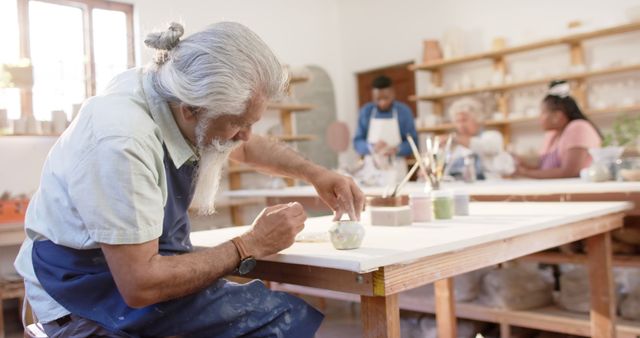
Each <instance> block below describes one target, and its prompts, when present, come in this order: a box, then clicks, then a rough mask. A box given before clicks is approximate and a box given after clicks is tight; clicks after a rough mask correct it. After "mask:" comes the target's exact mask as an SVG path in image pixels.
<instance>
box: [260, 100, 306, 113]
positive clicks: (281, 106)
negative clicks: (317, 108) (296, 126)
mask: <svg viewBox="0 0 640 338" xmlns="http://www.w3.org/2000/svg"><path fill="white" fill-rule="evenodd" d="M313 108H314V107H313V106H312V105H310V104H301V103H281V102H270V103H269V104H268V105H267V109H270V110H284V111H289V112H306V111H309V110H312V109H313Z"/></svg>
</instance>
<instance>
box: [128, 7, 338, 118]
mask: <svg viewBox="0 0 640 338" xmlns="http://www.w3.org/2000/svg"><path fill="white" fill-rule="evenodd" d="M132 2H134V3H135V11H136V17H137V20H138V22H139V32H138V46H139V47H140V50H142V62H143V63H145V62H148V60H149V59H150V56H151V55H152V54H151V53H150V52H149V51H148V49H147V48H145V47H144V45H143V44H142V43H141V41H142V40H144V39H143V38H141V37H144V36H145V34H146V33H148V32H150V31H154V30H158V29H160V30H163V29H165V28H166V26H167V23H168V22H171V21H175V20H178V21H179V22H183V23H184V24H185V29H186V34H189V33H190V32H194V31H197V30H199V29H202V28H204V27H205V26H207V25H209V24H212V23H215V22H218V21H223V20H225V21H237V22H240V23H242V24H244V25H246V26H248V27H249V28H251V29H252V30H253V31H255V32H256V33H257V34H258V35H259V36H260V37H261V38H262V39H263V40H264V41H265V42H266V43H267V44H268V45H269V46H270V47H271V48H272V49H273V51H274V52H275V53H276V55H278V57H279V58H280V59H281V60H282V62H283V63H286V64H289V65H292V66H301V65H307V64H315V65H319V66H321V67H322V68H324V69H325V70H327V72H328V73H329V74H330V76H331V78H332V79H333V80H334V81H336V83H335V85H336V96H338V98H339V99H341V100H342V95H343V93H344V90H343V89H342V87H341V86H340V84H339V82H337V80H338V79H340V78H341V75H342V73H343V70H342V67H341V65H342V64H341V55H340V53H339V50H340V46H339V41H338V40H337V38H336V37H337V36H339V33H340V32H339V23H338V9H337V3H338V2H339V1H337V0H323V1H316V0H270V1H261V0H241V1H226V0H212V1H199V0H182V1H175V0H153V1H152V0H133V1H132ZM272 117H274V118H275V115H274V116H272Z"/></svg>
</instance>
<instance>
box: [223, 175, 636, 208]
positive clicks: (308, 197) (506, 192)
mask: <svg viewBox="0 0 640 338" xmlns="http://www.w3.org/2000/svg"><path fill="white" fill-rule="evenodd" d="M442 188H443V189H460V190H464V191H466V192H467V193H469V195H471V196H472V198H473V200H475V201H611V200H614V201H633V202H635V203H636V207H635V208H634V209H632V210H630V211H629V212H628V215H634V216H640V182H584V181H582V180H580V179H574V178H571V179H548V180H533V179H516V180H489V181H478V182H475V183H470V184H467V183H463V182H445V183H444V184H443V186H442ZM362 190H363V192H364V193H365V194H366V195H368V196H376V195H382V194H383V193H384V190H385V189H384V188H381V187H362ZM423 190H424V184H422V183H417V182H410V183H408V184H407V185H406V186H405V188H404V189H403V190H402V194H410V193H412V192H420V191H423ZM223 195H224V196H225V197H228V198H232V199H233V198H247V197H252V198H265V199H266V203H267V205H273V204H278V203H285V202H289V201H294V200H295V201H300V202H302V203H303V204H304V205H305V207H309V208H311V209H318V210H324V211H327V210H328V209H327V208H326V206H324V205H323V204H322V203H321V202H320V201H319V199H318V197H317V193H316V191H315V190H314V189H313V187H311V186H295V187H288V188H283V189H247V190H234V191H226V192H224V193H223Z"/></svg>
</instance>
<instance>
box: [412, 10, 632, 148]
mask: <svg viewBox="0 0 640 338" xmlns="http://www.w3.org/2000/svg"><path fill="white" fill-rule="evenodd" d="M633 31H640V23H638V22H634V23H629V24H624V25H620V26H615V27H609V28H605V29H599V30H595V31H591V32H585V33H576V34H571V35H567V36H564V37H559V38H553V39H547V40H542V41H537V42H533V43H529V44H525V45H520V46H514V47H509V48H503V49H500V50H494V51H489V52H484V53H478V54H472V55H467V56H463V57H457V58H452V59H446V60H440V61H436V62H430V63H425V64H414V65H411V66H409V69H411V70H413V71H415V72H422V71H428V72H431V83H432V84H433V86H434V87H442V77H443V70H444V69H445V68H447V67H451V66H454V65H459V64H463V63H469V62H474V61H480V60H489V61H492V62H493V68H494V70H495V71H497V72H499V73H501V74H502V75H506V74H507V73H508V71H507V68H508V67H507V63H506V60H505V58H506V57H507V56H509V55H513V54H518V53H524V52H528V51H534V50H538V49H542V48H548V47H552V46H557V45H568V46H569V55H570V60H571V65H572V66H585V67H586V65H585V52H584V48H583V45H582V44H583V42H584V41H586V40H591V39H595V38H600V37H607V36H612V35H617V34H622V33H628V32H633ZM637 71H640V64H633V65H621V66H616V67H611V68H606V69H593V70H587V71H583V72H578V73H567V74H558V75H556V76H553V77H544V78H538V79H531V80H526V81H519V82H512V83H503V84H500V85H491V86H484V87H477V88H469V89H465V90H458V91H451V92H444V93H437V94H433V93H430V94H425V95H416V96H414V97H412V98H411V99H412V100H416V101H429V102H432V103H433V113H435V114H436V115H439V116H442V115H443V112H444V100H445V99H447V98H452V97H458V96H464V95H472V94H478V93H486V92H489V93H494V94H495V95H496V97H497V106H498V110H499V112H500V113H502V114H503V116H504V119H502V120H489V121H486V122H485V125H489V126H494V127H497V128H499V129H500V131H501V132H502V133H503V134H504V136H505V140H506V141H507V142H508V140H509V139H510V125H511V124H513V123H520V122H526V121H531V120H535V119H536V118H535V117H522V118H516V119H510V118H509V95H508V93H509V91H511V90H515V89H518V88H524V87H530V86H536V85H542V84H547V83H549V82H550V81H552V80H554V79H566V80H571V81H574V82H575V86H573V90H572V91H573V93H572V95H573V96H574V97H575V98H576V100H577V101H578V103H579V104H580V105H581V107H583V108H584V109H585V110H587V111H588V112H589V114H593V115H595V114H604V113H607V112H611V111H615V110H617V109H615V108H608V109H601V110H591V109H589V107H588V106H587V94H586V90H585V88H586V86H585V81H586V80H587V79H590V78H593V77H596V76H605V75H612V74H621V73H627V72H637ZM620 110H622V112H629V113H631V112H638V111H640V109H638V106H634V107H623V108H620ZM451 129H453V125H452V124H441V125H436V126H430V127H427V128H419V129H418V132H431V133H443V132H446V131H449V130H451Z"/></svg>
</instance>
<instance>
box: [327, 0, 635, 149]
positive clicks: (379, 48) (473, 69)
mask: <svg viewBox="0 0 640 338" xmlns="http://www.w3.org/2000/svg"><path fill="white" fill-rule="evenodd" d="M639 5H640V2H639V1H638V0H613V1H601V0H562V1H555V0H536V1H533V0H526V1H510V0H485V1H476V0H452V1H435V0H430V1H425V0H403V1H389V0H348V1H341V2H340V3H339V6H338V12H339V14H340V27H341V33H342V34H341V35H340V48H341V54H342V55H343V57H342V69H343V70H344V72H343V73H342V77H341V79H340V80H339V81H338V82H340V83H341V84H342V86H343V88H344V90H345V93H343V95H342V96H341V97H340V98H339V99H340V101H339V102H338V107H339V109H340V111H341V113H342V116H348V114H351V117H350V118H346V120H347V121H348V122H349V123H350V125H351V126H352V128H353V126H354V125H355V121H356V114H357V113H356V111H357V110H356V109H357V108H358V107H357V92H356V89H357V88H356V81H355V76H354V73H355V72H357V71H361V70H366V69H370V68H376V67H380V66H383V65H388V64H394V63H399V62H403V61H406V60H412V59H416V60H420V59H421V58H422V40H424V39H441V38H442V37H443V34H444V33H445V32H446V31H448V30H452V29H458V30H461V31H463V32H464V35H465V49H466V50H465V53H474V52H479V51H484V50H488V49H489V48H490V46H491V40H492V39H493V38H494V37H497V36H503V37H506V38H507V41H508V43H509V44H510V45H516V44H520V43H525V42H527V41H531V40H535V39H540V38H544V37H555V36H561V35H563V34H567V29H566V26H567V23H568V22H570V21H573V20H581V21H583V22H584V23H585V24H586V25H588V26H591V27H594V28H595V27H599V26H610V25H616V24H621V23H624V22H626V21H627V18H626V15H625V10H626V9H627V8H630V7H637V6H639ZM638 41H640V34H639V33H632V34H627V36H625V37H622V38H618V39H615V38H614V39H609V40H607V41H597V42H596V43H590V44H589V45H588V47H589V49H588V54H587V61H588V62H593V61H594V60H595V61H596V62H605V63H606V62H609V61H611V60H616V59H617V60H620V59H628V58H630V57H632V56H633V55H635V56H638V55H640V43H638ZM602 45H607V47H605V48H598V46H602ZM609 47H611V48H609ZM596 48H598V49H596ZM607 48H609V49H607ZM515 59H516V60H515V61H514V65H513V68H514V69H516V68H524V69H527V68H529V69H531V67H536V69H545V68H550V67H551V68H556V69H557V68H560V69H561V68H562V66H563V65H565V66H566V65H567V64H568V60H569V58H568V54H567V53H566V48H565V49H563V48H562V47H559V48H555V49H554V48H552V49H550V50H548V51H543V52H538V53H534V54H532V55H530V56H526V55H523V57H517V58H515ZM518 62H520V64H515V63H518ZM490 65H491V64H490V62H486V63H484V64H483V63H478V64H474V65H470V66H462V67H454V68H452V69H451V71H452V73H453V74H454V75H458V76H459V75H460V74H461V73H468V74H472V75H473V74H476V76H478V77H481V76H484V77H485V78H486V76H487V74H489V72H490V69H491V66H490ZM446 72H447V71H446V70H445V74H446ZM635 77H636V78H637V73H636V74H635ZM427 79H428V75H426V73H421V75H418V78H417V82H418V93H421V92H422V93H424V84H425V83H426V82H427ZM447 80H452V79H451V78H450V77H449V78H448V77H447V75H445V82H446V81H447ZM638 92H640V88H639V89H638ZM636 95H637V94H636ZM418 110H419V113H424V112H426V111H429V110H430V105H429V104H420V105H419V108H418ZM610 120H611V118H604V119H603V118H598V119H596V121H597V122H598V123H602V124H604V125H607V124H609V122H610ZM532 131H533V132H532ZM514 134H515V135H516V137H514V142H515V143H516V146H520V147H521V148H522V147H528V146H533V147H537V142H538V141H539V139H540V137H539V136H540V131H539V130H538V129H537V125H536V124H535V123H534V124H529V125H526V126H525V125H518V126H514ZM522 150H524V149H522Z"/></svg>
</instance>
